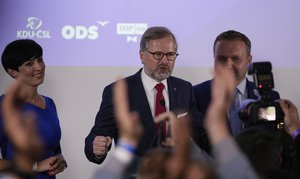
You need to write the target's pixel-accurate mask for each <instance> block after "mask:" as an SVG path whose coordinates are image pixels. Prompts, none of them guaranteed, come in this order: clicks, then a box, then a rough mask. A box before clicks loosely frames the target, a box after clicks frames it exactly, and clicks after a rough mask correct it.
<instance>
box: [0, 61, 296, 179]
mask: <svg viewBox="0 0 300 179" xmlns="http://www.w3.org/2000/svg"><path fill="white" fill-rule="evenodd" d="M138 69H139V68H138V67H47V69H46V79H45V82H44V84H43V85H42V86H41V87H40V90H39V92H40V93H42V94H44V95H48V96H50V97H52V98H53V99H54V101H55V103H56V105H57V110H58V113H59V117H60V124H61V128H62V134H63V135H62V141H61V144H62V150H63V155H64V156H65V158H66V160H67V161H68V165H69V167H68V168H67V170H65V172H63V173H62V174H59V175H58V177H57V178H58V179H69V178H72V179H82V178H87V179H88V178H91V177H92V175H93V173H94V172H95V170H96V169H97V168H99V167H101V166H99V165H97V164H94V163H91V162H89V161H88V160H87V159H86V157H85V155H84V139H85V137H86V136H87V134H88V133H89V131H90V129H91V127H92V125H93V124H94V119H95V116H96V113H97V111H98V109H99V106H100V102H101V95H102V90H103V88H104V87H105V86H106V85H108V84H109V83H111V82H113V81H114V80H116V79H117V78H118V77H120V76H123V77H125V76H127V75H130V74H133V73H135V72H136V71H137V70H138ZM273 73H274V78H275V89H276V90H278V91H279V92H280V94H281V97H282V98H288V99H291V100H292V101H293V102H294V103H295V104H296V105H297V107H298V108H299V107H300V94H299V91H300V85H299V84H298V82H297V81H296V80H295V81H293V80H294V79H297V77H299V76H300V69H299V68H275V69H273ZM174 76H177V77H180V78H183V79H186V80H188V81H191V82H192V84H196V83H199V82H203V81H205V80H207V79H209V78H210V77H211V69H210V68H200V67H197V68H185V67H177V68H176V67H175V71H174ZM249 78H250V79H252V77H249ZM11 81H12V80H11V78H10V77H9V76H8V75H7V74H6V72H5V71H4V70H3V68H0V85H1V86H0V92H1V93H4V90H5V87H6V86H8V84H9V83H10V82H11ZM299 109H300V108H299ZM104 164H105V162H104Z"/></svg>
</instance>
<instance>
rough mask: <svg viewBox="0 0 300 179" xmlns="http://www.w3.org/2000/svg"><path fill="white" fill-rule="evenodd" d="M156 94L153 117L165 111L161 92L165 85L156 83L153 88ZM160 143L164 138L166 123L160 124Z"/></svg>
mask: <svg viewBox="0 0 300 179" xmlns="http://www.w3.org/2000/svg"><path fill="white" fill-rule="evenodd" d="M155 88H156V90H157V93H156V99H155V116H157V115H158V114H160V113H163V112H165V111H166V107H165V106H166V105H165V99H164V96H163V90H164V88H165V85H164V84H162V83H158V84H157V85H156V86H155ZM156 127H157V128H158V127H160V126H159V125H157V126H156ZM161 130H162V135H161V141H162V140H164V139H165V137H166V122H162V123H161Z"/></svg>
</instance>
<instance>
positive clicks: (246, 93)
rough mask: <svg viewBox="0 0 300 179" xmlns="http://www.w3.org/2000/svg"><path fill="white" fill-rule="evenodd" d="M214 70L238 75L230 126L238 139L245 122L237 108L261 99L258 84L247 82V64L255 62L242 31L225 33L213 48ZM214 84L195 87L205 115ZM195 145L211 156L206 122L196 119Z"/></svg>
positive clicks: (200, 108) (229, 114) (229, 119)
mask: <svg viewBox="0 0 300 179" xmlns="http://www.w3.org/2000/svg"><path fill="white" fill-rule="evenodd" d="M213 53H214V68H216V67H219V66H220V67H222V68H229V69H230V70H231V71H232V73H233V74H234V76H235V82H236V90H235V98H234V100H233V101H234V102H233V104H232V107H231V108H230V109H229V110H228V124H229V127H230V130H231V133H232V134H233V135H234V136H237V135H238V134H239V133H240V131H241V130H242V127H243V125H242V122H241V121H240V120H239V119H238V115H237V109H234V108H235V107H233V105H234V104H235V106H238V107H239V103H240V102H241V101H242V100H243V99H247V98H250V99H258V98H259V96H258V93H256V92H255V84H254V83H253V82H250V81H248V79H247V78H246V74H247V71H248V65H249V64H250V63H251V62H252V55H251V41H250V40H249V38H248V37H247V36H246V35H244V34H242V33H241V32H238V31H235V30H228V31H225V32H223V33H221V34H219V35H218V36H217V38H216V39H215V41H214V45H213ZM211 82H212V80H208V81H205V82H203V83H200V84H198V85H195V86H193V90H194V93H195V98H196V103H197V108H198V110H199V111H200V112H201V113H202V114H204V115H205V114H206V111H207V108H208V105H209V103H210V101H211ZM271 97H272V98H273V99H279V94H278V92H276V91H272V92H271ZM193 122H194V127H195V135H194V140H195V141H196V143H197V144H198V145H199V146H200V147H201V148H203V149H204V150H206V151H207V152H209V153H210V144H209V142H208V140H207V134H206V130H205V129H204V127H203V121H201V120H194V121H193Z"/></svg>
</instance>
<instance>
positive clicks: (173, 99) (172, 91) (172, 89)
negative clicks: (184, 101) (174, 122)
mask: <svg viewBox="0 0 300 179" xmlns="http://www.w3.org/2000/svg"><path fill="white" fill-rule="evenodd" d="M167 81H168V91H169V100H170V102H169V103H170V104H169V105H170V110H173V109H175V108H176V104H177V99H178V98H177V87H176V84H175V83H174V82H173V79H172V77H169V78H168V79H167Z"/></svg>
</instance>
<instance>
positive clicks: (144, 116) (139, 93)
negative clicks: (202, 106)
mask: <svg viewBox="0 0 300 179" xmlns="http://www.w3.org/2000/svg"><path fill="white" fill-rule="evenodd" d="M141 71H142V70H139V71H138V72H137V73H136V74H134V75H132V76H129V77H127V78H125V79H126V81H127V85H128V98H129V106H130V110H131V111H136V112H138V113H139V116H140V121H141V123H142V126H143V127H144V132H143V136H142V137H141V139H140V143H139V145H138V148H137V151H136V155H138V156H143V155H144V153H145V152H146V151H148V150H149V149H151V148H155V147H157V129H156V128H155V124H154V121H153V117H152V113H151V110H150V107H149V103H148V99H147V96H146V93H145V90H144V87H143V84H142V80H141ZM167 81H168V91H169V99H170V110H172V111H173V110H177V109H180V110H183V111H185V112H187V111H189V110H190V104H193V103H195V102H193V101H194V95H193V89H192V85H191V83H190V82H187V81H184V80H182V79H179V78H175V77H172V76H170V77H169V78H168V79H167ZM112 86H113V84H110V85H108V86H106V87H105V89H104V91H103V95H102V103H101V106H100V109H99V111H98V114H97V116H96V119H95V124H94V126H93V128H92V129H91V131H90V133H89V135H88V136H87V137H86V139H85V154H86V156H87V158H88V159H89V160H90V161H91V162H94V163H97V164H101V163H102V162H103V161H104V159H105V157H103V158H102V159H101V160H96V159H95V155H94V154H93V140H94V138H95V136H98V135H101V136H110V137H112V138H114V139H115V141H117V140H118V129H117V126H116V122H115V116H114V106H113V103H112Z"/></svg>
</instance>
